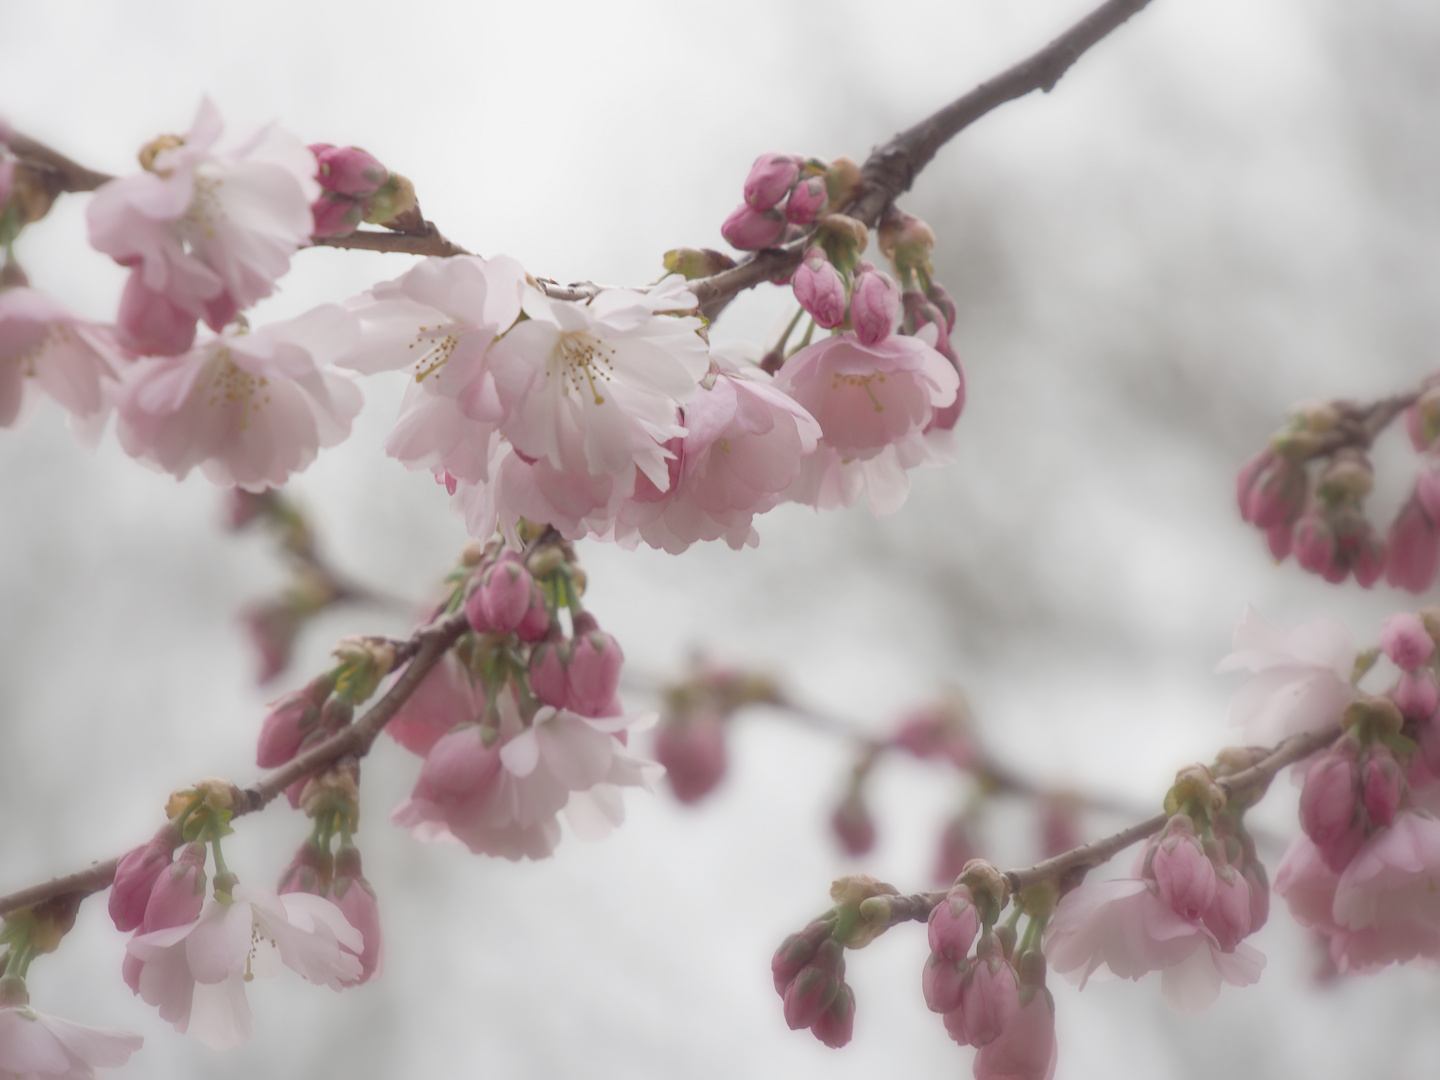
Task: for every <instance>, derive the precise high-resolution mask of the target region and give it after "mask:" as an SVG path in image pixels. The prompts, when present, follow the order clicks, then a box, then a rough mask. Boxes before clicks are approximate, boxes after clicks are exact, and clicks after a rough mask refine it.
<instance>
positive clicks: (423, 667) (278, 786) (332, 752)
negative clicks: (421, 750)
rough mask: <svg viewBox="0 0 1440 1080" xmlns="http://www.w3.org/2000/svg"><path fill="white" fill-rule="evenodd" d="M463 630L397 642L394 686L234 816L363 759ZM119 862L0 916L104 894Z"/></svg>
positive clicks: (39, 889)
mask: <svg viewBox="0 0 1440 1080" xmlns="http://www.w3.org/2000/svg"><path fill="white" fill-rule="evenodd" d="M467 627H468V624H467V623H466V621H465V616H464V615H463V614H461V615H454V616H451V617H450V618H448V619H445V620H443V621H441V622H436V623H432V624H431V625H430V626H427V627H425V628H424V629H423V630H420V631H418V632H417V633H416V634H414V635H413V636H412V637H410V638H409V639H408V640H406V641H403V642H400V643H399V644H398V645H397V648H396V653H397V656H396V661H397V663H404V662H405V661H407V660H408V661H409V666H408V667H406V669H405V671H404V672H403V673H402V674H401V676H400V677H399V678H398V679H396V680H395V684H394V685H393V686H392V687H390V689H389V691H387V692H386V694H385V696H384V697H382V698H381V699H380V700H379V701H378V702H376V703H375V705H374V706H372V707H371V709H370V711H369V712H367V713H366V714H365V715H364V716H363V717H361V718H360V720H359V721H357V722H356V723H354V724H352V725H351V726H349V727H347V728H345V729H344V730H343V731H340V732H338V733H337V734H335V735H332V736H331V737H330V738H328V739H326V740H325V741H324V742H322V743H318V744H316V745H315V746H313V747H311V748H310V749H309V750H306V751H305V752H304V753H302V754H300V755H299V756H298V757H296V758H295V759H294V760H293V761H291V762H289V763H288V764H287V765H284V766H283V767H281V768H279V769H277V770H276V771H275V772H273V773H271V774H270V775H269V776H267V777H265V778H264V779H263V780H262V781H260V782H259V783H256V784H255V785H254V786H252V787H250V788H248V789H246V791H245V797H246V799H247V804H246V805H244V806H240V807H237V808H236V809H235V811H234V816H235V817H240V816H242V815H244V814H249V813H254V812H255V811H256V810H260V809H262V808H263V807H264V806H266V805H267V804H268V803H270V802H271V801H273V800H274V799H275V798H276V797H277V796H278V795H280V794H281V793H282V792H283V791H284V790H285V789H286V788H287V787H289V786H290V785H291V784H293V783H295V781H297V780H299V779H302V778H303V777H305V776H308V775H310V774H311V773H313V772H315V771H316V770H318V769H322V768H324V767H325V766H326V765H328V764H330V763H331V762H332V761H335V760H337V759H338V758H340V757H343V756H344V755H346V754H354V755H356V756H357V757H358V756H363V755H364V754H366V753H367V752H368V751H369V750H370V747H371V745H372V744H373V743H374V742H375V738H376V736H377V735H379V734H380V730H381V729H382V728H383V727H384V726H385V725H386V724H387V723H389V722H390V720H391V718H393V717H394V715H395V714H396V712H398V711H399V709H400V706H401V705H403V704H404V703H405V702H406V700H407V699H409V697H410V695H411V694H413V693H414V692H415V688H416V687H417V686H419V685H420V682H421V681H422V680H423V679H424V678H425V676H426V675H427V674H428V673H429V672H430V669H431V668H433V667H434V666H435V665H436V664H438V663H439V662H440V659H441V657H443V656H444V655H445V653H446V652H447V651H448V650H449V648H450V647H451V646H452V645H454V644H455V642H456V640H458V639H459V637H460V635H461V634H463V633H464V632H465V630H466V629H467ZM119 862H120V859H119V857H118V856H117V857H116V858H113V859H107V860H106V861H105V862H101V863H96V864H95V865H93V866H91V867H90V868H89V869H87V870H80V871H77V872H76V873H73V874H66V875H65V876H64V877H57V878H52V879H51V880H50V881H47V882H44V883H43V884H40V885H32V886H31V887H29V888H27V889H21V890H19V891H18V892H13V893H10V894H9V895H7V896H0V915H6V914H9V913H10V912H12V911H15V910H16V909H18V908H22V907H28V906H29V905H31V904H36V903H39V902H40V901H42V900H49V899H51V898H52V897H56V896H63V895H65V894H67V893H74V894H77V895H78V896H82V897H84V896H89V895H90V894H91V893H97V892H99V891H101V890H102V889H105V888H108V887H109V885H110V883H111V882H112V881H113V880H114V879H115V868H116V866H118V865H119Z"/></svg>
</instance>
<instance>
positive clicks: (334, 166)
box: [310, 143, 390, 199]
mask: <svg viewBox="0 0 1440 1080" xmlns="http://www.w3.org/2000/svg"><path fill="white" fill-rule="evenodd" d="M310 151H311V153H313V154H314V155H315V164H316V172H315V179H316V180H317V181H319V183H320V186H321V187H322V188H324V189H325V190H326V191H333V192H337V193H338V194H340V195H349V196H350V197H351V198H357V199H358V198H365V197H367V196H370V195H374V194H375V192H377V191H379V190H380V188H381V187H382V186H383V185H384V183H385V181H387V180H389V179H390V170H389V169H387V168H386V167H385V166H384V165H381V164H380V162H379V161H377V160H376V159H375V158H374V157H373V156H371V155H370V154H367V153H366V152H365V151H364V150H361V149H360V148H359V147H358V146H330V145H329V144H327V143H315V144H314V145H312V146H311V147H310Z"/></svg>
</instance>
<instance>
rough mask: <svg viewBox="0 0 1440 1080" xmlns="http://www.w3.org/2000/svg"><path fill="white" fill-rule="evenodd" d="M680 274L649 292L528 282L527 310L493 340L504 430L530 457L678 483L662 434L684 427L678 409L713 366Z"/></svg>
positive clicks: (591, 473) (570, 469) (602, 473)
mask: <svg viewBox="0 0 1440 1080" xmlns="http://www.w3.org/2000/svg"><path fill="white" fill-rule="evenodd" d="M684 286H685V282H684V279H682V278H678V277H677V278H672V279H670V280H669V281H667V282H663V283H661V284H660V285H658V286H656V287H655V288H654V289H652V290H650V291H649V292H647V293H639V292H632V291H630V290H628V289H607V290H606V291H604V292H602V293H600V294H599V295H598V296H596V297H595V298H594V299H593V300H591V301H590V302H588V303H581V302H579V301H563V300H552V299H550V298H549V297H547V296H545V295H544V294H543V293H541V292H540V291H539V290H537V289H527V290H526V291H525V295H524V300H523V306H524V310H525V314H526V315H527V316H529V318H528V319H526V320H525V321H523V322H521V323H519V324H518V325H516V326H515V327H513V328H512V329H511V330H510V331H509V332H508V333H507V334H505V336H504V337H502V338H501V339H500V340H498V341H497V342H496V343H495V344H494V345H493V346H492V348H491V350H490V355H489V362H490V367H491V370H492V371H493V373H494V377H495V385H496V388H497V391H498V395H499V403H500V405H501V407H502V408H503V409H504V410H505V413H506V416H505V420H504V422H503V423H502V424H501V428H500V430H501V433H502V434H503V435H504V436H505V437H506V438H507V439H509V441H510V442H511V444H512V445H513V446H514V447H515V449H516V450H517V451H518V452H519V453H521V454H523V455H524V457H525V459H526V460H528V461H535V462H539V461H544V462H545V463H547V464H549V465H550V466H551V467H552V468H554V469H556V470H558V471H560V472H562V473H567V474H570V475H574V476H584V477H615V478H617V479H619V478H633V476H634V474H635V471H636V470H638V471H639V472H641V473H643V474H644V475H645V476H646V477H648V478H649V480H650V482H651V483H652V484H654V485H655V487H656V488H658V489H659V490H661V491H664V490H666V489H667V488H668V487H669V486H670V471H669V467H668V465H667V459H668V458H669V457H670V454H669V453H668V452H667V451H666V450H665V449H664V446H663V444H664V443H665V442H667V441H668V440H670V439H672V438H676V437H680V436H683V435H685V433H686V431H685V428H683V427H681V426H680V425H679V424H678V423H677V422H676V410H677V408H678V407H679V406H681V405H684V404H685V403H687V402H689V401H690V400H691V399H693V398H694V397H695V395H696V393H697V392H698V391H699V383H700V379H701V378H702V377H704V375H705V373H706V372H707V371H708V370H709V368H710V356H709V350H708V349H707V347H706V344H705V342H704V341H703V340H702V339H701V338H700V336H699V334H698V333H696V331H698V330H699V329H700V328H701V325H702V324H701V322H700V320H699V319H697V318H695V317H694V316H690V315H681V314H677V313H679V312H684V311H689V310H690V309H692V308H693V307H694V306H695V298H694V296H693V295H692V294H690V293H688V292H686V291H685V290H684Z"/></svg>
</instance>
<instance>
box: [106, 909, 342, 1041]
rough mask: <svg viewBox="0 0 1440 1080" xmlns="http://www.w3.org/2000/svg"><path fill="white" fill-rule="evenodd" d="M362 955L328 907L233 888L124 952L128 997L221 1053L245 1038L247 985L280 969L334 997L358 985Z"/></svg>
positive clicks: (339, 916)
mask: <svg viewBox="0 0 1440 1080" xmlns="http://www.w3.org/2000/svg"><path fill="white" fill-rule="evenodd" d="M364 947H365V942H364V939H363V938H362V937H361V934H360V932H359V931H358V930H356V929H355V927H353V926H351V925H350V923H349V922H348V921H347V920H346V918H345V916H344V915H342V914H341V913H340V909H339V908H337V907H336V906H335V905H334V904H333V903H331V902H330V901H329V900H326V899H323V898H322V897H319V896H313V895H311V894H309V893H303V892H295V893H286V894H285V895H284V896H276V895H275V894H274V893H273V892H271V891H270V890H268V889H259V888H254V887H251V886H246V885H237V886H235V888H234V890H233V892H232V894H231V898H230V900H229V901H228V902H222V901H220V900H216V899H211V900H210V901H208V902H207V903H206V904H205V907H204V910H202V911H201V913H200V917H199V919H197V920H196V921H195V922H192V923H187V924H185V925H182V926H174V927H168V928H165V929H161V930H155V931H151V932H150V933H142V934H137V935H136V936H135V937H133V938H131V939H130V943H129V945H128V946H127V952H128V953H129V955H130V956H131V957H134V958H135V959H136V960H138V961H140V964H141V967H140V970H139V973H138V979H137V983H136V987H137V989H136V992H137V993H138V994H139V995H140V996H141V997H142V998H143V999H144V1000H145V1002H146V1003H147V1004H150V1005H155V1006H158V1007H159V1010H160V1017H161V1019H163V1020H167V1021H169V1022H170V1023H171V1024H173V1025H174V1026H175V1030H176V1031H181V1032H183V1031H186V1030H187V1029H193V1030H194V1032H195V1036H196V1037H197V1038H198V1039H200V1041H201V1042H203V1043H205V1045H207V1046H210V1047H213V1048H214V1049H217V1050H224V1049H228V1048H229V1047H232V1046H238V1045H239V1044H240V1043H243V1042H245V1041H246V1040H247V1039H248V1038H249V1037H250V1006H249V1003H248V1002H247V1001H246V1000H245V984H246V983H247V982H248V981H249V980H250V979H251V978H254V977H262V978H263V977H266V976H269V975H273V974H276V973H277V972H278V971H279V970H280V967H281V966H284V967H288V968H290V969H292V970H294V971H296V972H298V973H299V974H300V975H302V976H303V977H304V978H306V979H308V980H309V981H311V982H314V983H323V984H324V985H326V986H329V987H330V988H331V989H335V990H338V989H340V988H341V987H343V986H345V985H347V984H350V983H354V982H356V981H358V980H359V978H360V974H361V962H360V960H359V956H360V954H361V952H362V951H363V949H364Z"/></svg>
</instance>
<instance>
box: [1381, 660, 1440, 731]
mask: <svg viewBox="0 0 1440 1080" xmlns="http://www.w3.org/2000/svg"><path fill="white" fill-rule="evenodd" d="M1390 700H1392V701H1393V702H1395V707H1396V708H1397V709H1399V710H1400V712H1401V713H1403V714H1404V715H1405V716H1406V717H1407V718H1409V719H1411V720H1428V719H1430V717H1432V716H1433V715H1435V707H1436V706H1437V705H1440V687H1437V686H1436V684H1435V672H1433V671H1431V670H1429V669H1428V668H1427V669H1425V670H1422V671H1406V672H1403V673H1402V674H1401V675H1400V681H1399V682H1398V683H1396V684H1395V689H1393V690H1391V691H1390Z"/></svg>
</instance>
